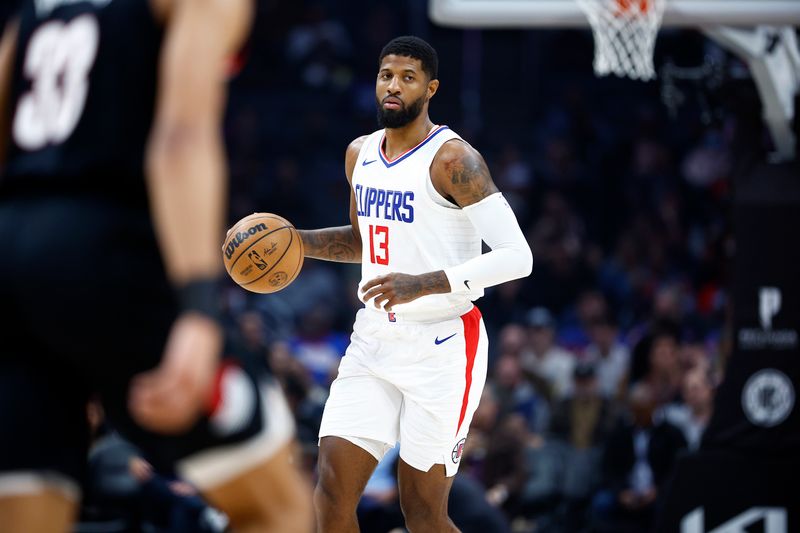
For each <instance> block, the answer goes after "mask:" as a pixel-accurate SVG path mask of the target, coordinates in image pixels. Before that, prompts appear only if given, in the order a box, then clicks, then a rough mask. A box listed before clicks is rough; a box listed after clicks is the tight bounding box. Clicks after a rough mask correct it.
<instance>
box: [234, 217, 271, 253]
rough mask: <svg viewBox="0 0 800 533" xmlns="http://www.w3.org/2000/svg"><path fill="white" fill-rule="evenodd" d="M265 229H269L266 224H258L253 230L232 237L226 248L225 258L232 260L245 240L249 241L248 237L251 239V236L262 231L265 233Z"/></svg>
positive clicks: (249, 229)
mask: <svg viewBox="0 0 800 533" xmlns="http://www.w3.org/2000/svg"><path fill="white" fill-rule="evenodd" d="M265 229H267V225H266V224H256V225H255V226H253V227H252V228H248V229H247V231H246V232H244V231H240V232H237V233H236V235H234V236H233V237H231V240H229V241H228V245H227V246H226V247H225V257H227V258H228V259H230V258H231V256H233V252H234V250H236V249H237V248H238V247H239V245H241V244H242V243H243V242H244V241H245V240H247V239H248V237H250V236H251V235H255V234H256V233H258V232H260V231H264V230H265Z"/></svg>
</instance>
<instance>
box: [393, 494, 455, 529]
mask: <svg viewBox="0 0 800 533" xmlns="http://www.w3.org/2000/svg"><path fill="white" fill-rule="evenodd" d="M400 508H401V509H402V511H403V516H404V517H405V521H406V529H408V531H409V532H410V533H423V532H427V531H447V528H446V524H447V523H448V521H449V519H448V517H447V507H446V505H443V504H442V503H441V502H439V501H436V502H432V501H430V499H428V498H425V497H423V496H422V495H421V494H419V493H418V492H415V491H410V490H406V491H403V492H401V494H400Z"/></svg>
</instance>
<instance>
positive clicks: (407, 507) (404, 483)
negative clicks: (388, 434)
mask: <svg viewBox="0 0 800 533" xmlns="http://www.w3.org/2000/svg"><path fill="white" fill-rule="evenodd" d="M397 470H398V472H397V479H398V485H399V488H400V507H401V508H402V509H403V516H405V519H406V528H407V529H408V531H409V532H410V533H443V532H447V531H458V528H456V526H455V524H453V522H452V521H451V520H450V517H449V516H448V515H447V498H448V496H449V494H450V487H451V486H452V484H453V478H452V477H447V475H446V474H447V473H446V472H445V467H444V465H442V464H434V465H433V466H432V467H431V469H430V470H429V471H427V472H423V471H421V470H417V469H416V468H414V467H413V466H410V465H409V464H408V463H406V462H405V461H403V460H402V459H400V461H399V465H398V468H397Z"/></svg>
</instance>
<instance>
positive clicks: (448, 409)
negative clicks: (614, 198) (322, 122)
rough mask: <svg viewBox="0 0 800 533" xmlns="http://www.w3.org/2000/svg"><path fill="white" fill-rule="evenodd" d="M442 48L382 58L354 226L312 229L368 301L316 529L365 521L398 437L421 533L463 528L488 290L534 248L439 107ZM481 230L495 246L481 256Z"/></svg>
mask: <svg viewBox="0 0 800 533" xmlns="http://www.w3.org/2000/svg"><path fill="white" fill-rule="evenodd" d="M437 63H438V59H437V55H436V51H435V50H434V49H433V48H432V47H431V46H430V45H429V44H428V43H426V42H425V41H423V40H421V39H418V38H416V37H399V38H397V39H394V40H392V41H391V42H390V43H389V44H387V45H386V46H385V47H384V49H383V51H382V52H381V54H380V58H379V70H378V78H377V82H376V97H377V103H378V118H379V123H380V125H381V126H382V127H383V129H381V130H379V131H376V132H375V133H373V134H371V135H366V136H363V137H360V138H358V139H356V140H355V141H353V142H352V143H351V144H350V146H349V147H348V148H347V153H346V156H345V167H346V168H345V169H346V173H347V178H348V180H349V182H350V185H351V191H352V194H351V199H350V222H351V225H349V226H344V227H339V228H325V229H319V230H306V231H301V232H300V234H301V236H302V239H303V244H304V245H305V253H306V256H308V257H313V258H317V259H327V260H332V261H346V262H353V263H358V262H360V263H361V264H362V280H361V283H360V284H359V297H360V299H361V300H362V301H363V302H364V303H365V308H364V309H361V310H359V312H358V314H357V316H356V321H355V324H354V326H353V335H352V338H351V344H350V346H349V347H348V348H347V351H346V353H345V356H344V358H343V359H342V362H341V365H340V366H339V374H338V377H337V378H336V380H335V381H334V382H333V385H332V386H331V394H330V398H329V399H328V402H327V404H326V406H325V413H324V415H323V419H322V425H321V428H320V434H319V436H320V458H319V483H318V485H317V487H316V491H315V494H314V503H315V506H316V512H317V519H318V524H319V528H320V530H321V531H325V532H337V533H338V532H353V531H358V523H357V519H356V506H357V504H358V500H359V498H360V496H361V493H362V491H363V490H364V486H365V484H366V483H367V480H368V479H369V477H370V475H371V474H372V472H373V470H374V469H375V467H376V465H377V464H378V461H380V460H381V458H382V457H383V455H384V454H385V453H386V451H387V450H388V449H390V448H391V447H393V446H394V445H395V443H397V442H398V441H399V442H400V463H399V472H398V479H399V489H400V503H401V506H402V508H403V513H404V515H405V519H406V525H407V527H408V529H409V531H411V532H412V533H420V532H425V531H430V532H437V533H440V532H443V531H457V529H456V527H455V525H454V524H453V523H452V521H450V519H449V518H448V515H447V497H448V492H449V490H450V485H451V483H452V480H453V476H454V475H455V473H456V471H457V469H458V465H459V462H460V459H461V454H462V450H463V447H464V442H465V439H466V438H467V431H468V428H469V424H470V421H471V420H472V414H473V412H474V411H475V408H476V407H477V405H478V400H479V399H480V396H481V391H482V389H483V385H484V381H485V379H486V359H487V346H488V345H487V339H486V330H485V328H484V325H483V321H482V319H481V314H480V312H479V311H478V308H477V307H475V306H474V305H473V303H472V302H473V300H477V299H478V298H479V297H480V296H482V295H483V289H484V288H485V287H489V286H492V285H497V284H498V283H503V282H505V281H509V280H512V279H516V278H520V277H523V276H527V275H528V274H530V272H531V268H532V263H533V258H532V255H531V251H530V248H529V246H528V244H527V242H526V240H525V237H524V235H523V233H522V231H521V230H520V228H519V224H518V222H517V220H516V217H515V216H514V213H513V211H512V210H511V209H510V208H509V206H508V203H506V201H505V200H504V199H503V196H502V194H500V192H498V190H497V187H496V186H495V184H494V183H493V182H492V179H491V176H490V175H489V171H488V169H487V167H486V164H485V163H484V161H483V158H482V157H481V155H480V154H479V153H478V152H477V151H476V150H475V149H474V148H472V147H471V146H470V145H469V144H467V143H466V142H464V141H463V140H462V139H461V138H460V137H459V136H458V135H457V134H456V133H455V132H453V131H452V130H450V129H449V128H448V127H447V126H439V125H435V124H434V123H433V122H431V120H430V118H429V117H428V105H429V102H430V100H431V98H432V97H433V96H434V95H435V94H436V90H437V89H438V87H439V81H438V80H437V79H436V70H437ZM481 240H483V241H486V243H487V244H488V245H489V246H490V247H491V251H490V252H488V253H486V254H483V255H482V254H481Z"/></svg>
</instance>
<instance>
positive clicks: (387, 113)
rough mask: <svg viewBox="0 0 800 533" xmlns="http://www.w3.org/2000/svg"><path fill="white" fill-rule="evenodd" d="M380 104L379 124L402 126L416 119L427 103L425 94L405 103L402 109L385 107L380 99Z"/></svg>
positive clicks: (393, 126)
mask: <svg viewBox="0 0 800 533" xmlns="http://www.w3.org/2000/svg"><path fill="white" fill-rule="evenodd" d="M376 102H377V104H378V126H380V127H381V128H390V129H393V128H402V127H403V126H407V125H408V124H410V123H411V122H413V121H414V119H415V118H417V117H418V116H419V114H420V113H422V106H424V105H425V95H422V96H420V97H419V98H418V99H416V100H414V101H413V102H411V104H410V105H405V104H404V105H403V107H401V108H400V109H397V110H395V109H384V108H383V105H382V104H381V102H380V101H378V100H377V99H376Z"/></svg>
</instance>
